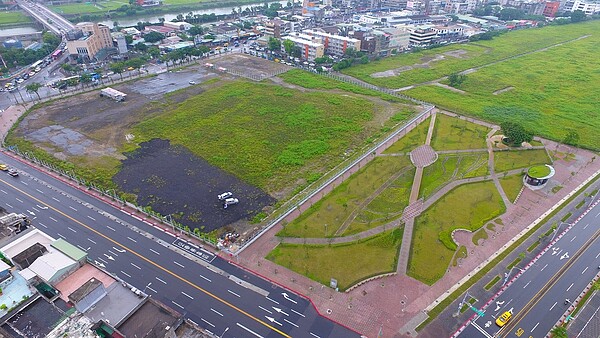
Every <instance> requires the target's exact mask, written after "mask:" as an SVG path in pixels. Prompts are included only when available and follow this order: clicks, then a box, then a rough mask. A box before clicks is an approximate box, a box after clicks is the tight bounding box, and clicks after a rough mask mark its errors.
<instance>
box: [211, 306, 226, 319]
mask: <svg viewBox="0 0 600 338" xmlns="http://www.w3.org/2000/svg"><path fill="white" fill-rule="evenodd" d="M210 311H212V312H214V313H216V314H218V315H219V316H221V317H223V314H222V313H221V312H219V311H217V310H215V309H213V308H212V307H211V308H210Z"/></svg>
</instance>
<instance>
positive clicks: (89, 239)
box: [87, 238, 98, 244]
mask: <svg viewBox="0 0 600 338" xmlns="http://www.w3.org/2000/svg"><path fill="white" fill-rule="evenodd" d="M87 240H88V241H90V242H92V243H94V244H98V243H96V242H94V240H93V239H91V238H88V239H87Z"/></svg>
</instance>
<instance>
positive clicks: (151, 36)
mask: <svg viewBox="0 0 600 338" xmlns="http://www.w3.org/2000/svg"><path fill="white" fill-rule="evenodd" d="M164 38H165V36H164V35H162V34H160V33H159V32H150V33H146V34H144V40H145V41H146V42H150V43H155V42H158V41H160V40H162V39H164Z"/></svg>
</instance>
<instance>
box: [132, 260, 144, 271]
mask: <svg viewBox="0 0 600 338" xmlns="http://www.w3.org/2000/svg"><path fill="white" fill-rule="evenodd" d="M130 264H131V265H133V267H134V268H137V269H138V270H142V268H140V267H139V266H137V265H135V264H133V263H131V262H130Z"/></svg>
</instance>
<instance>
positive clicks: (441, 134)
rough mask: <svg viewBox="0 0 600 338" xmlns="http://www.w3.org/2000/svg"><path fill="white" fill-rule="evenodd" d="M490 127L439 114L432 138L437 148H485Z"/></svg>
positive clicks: (433, 144)
mask: <svg viewBox="0 0 600 338" xmlns="http://www.w3.org/2000/svg"><path fill="white" fill-rule="evenodd" d="M488 131H489V130H488V128H486V127H484V126H481V125H478V124H475V123H472V122H468V121H466V120H461V119H459V118H455V117H451V116H448V115H445V114H437V116H436V119H435V128H434V129H433V135H432V138H431V147H432V148H433V149H435V150H438V151H439V150H463V149H485V148H486V143H485V137H486V134H487V133H488Z"/></svg>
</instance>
